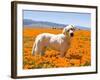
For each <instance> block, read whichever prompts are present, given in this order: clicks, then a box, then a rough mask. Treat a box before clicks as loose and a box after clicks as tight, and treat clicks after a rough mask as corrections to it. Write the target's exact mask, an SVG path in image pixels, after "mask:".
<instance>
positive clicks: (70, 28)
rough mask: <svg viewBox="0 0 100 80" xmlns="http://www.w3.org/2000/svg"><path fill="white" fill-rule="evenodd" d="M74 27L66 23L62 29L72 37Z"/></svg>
mask: <svg viewBox="0 0 100 80" xmlns="http://www.w3.org/2000/svg"><path fill="white" fill-rule="evenodd" d="M74 31H75V27H74V25H68V26H66V27H65V28H64V29H63V32H62V33H63V34H64V35H66V36H70V37H73V36H74Z"/></svg>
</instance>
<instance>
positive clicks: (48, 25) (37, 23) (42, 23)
mask: <svg viewBox="0 0 100 80" xmlns="http://www.w3.org/2000/svg"><path fill="white" fill-rule="evenodd" d="M23 25H24V26H28V27H41V28H54V27H55V28H64V27H65V26H67V25H68V24H59V23H53V22H47V21H34V20H30V19H24V20H23ZM76 27H77V29H86V30H90V28H87V27H83V26H77V25H76Z"/></svg>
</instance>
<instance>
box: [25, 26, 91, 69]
mask: <svg viewBox="0 0 100 80" xmlns="http://www.w3.org/2000/svg"><path fill="white" fill-rule="evenodd" d="M41 33H52V34H59V33H62V29H52V28H32V27H31V28H30V27H24V29H23V69H36V68H59V67H60V68H61V67H81V66H90V65H91V32H90V30H76V31H75V32H74V36H73V38H71V40H70V42H71V46H70V48H69V49H68V51H67V52H66V55H65V57H63V58H61V57H59V54H60V53H59V51H56V50H53V49H51V48H49V47H48V48H46V52H45V55H43V56H41V57H40V55H37V57H38V58H36V56H33V55H32V46H33V44H34V41H35V38H36V36H37V35H38V34H41Z"/></svg>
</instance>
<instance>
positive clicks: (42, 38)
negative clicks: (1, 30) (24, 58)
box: [32, 25, 74, 57]
mask: <svg viewBox="0 0 100 80" xmlns="http://www.w3.org/2000/svg"><path fill="white" fill-rule="evenodd" d="M73 32H74V31H73V25H69V26H67V27H65V28H64V29H63V31H62V33H61V34H57V35H55V34H50V33H42V34H39V35H38V36H37V37H36V39H35V42H34V45H33V49H32V54H33V55H34V54H41V55H44V53H45V50H46V49H45V48H46V47H50V48H52V49H55V50H57V51H60V55H61V56H62V57H63V56H64V55H65V53H66V51H67V50H68V48H69V47H70V37H71V36H70V34H71V33H73Z"/></svg>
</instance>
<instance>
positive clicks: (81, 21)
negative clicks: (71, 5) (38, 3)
mask: <svg viewBox="0 0 100 80" xmlns="http://www.w3.org/2000/svg"><path fill="white" fill-rule="evenodd" d="M23 12H24V16H23V18H24V19H31V20H35V21H48V22H54V23H60V24H73V25H77V26H83V27H88V28H90V27H91V14H90V13H73V12H55V11H54V12H52V11H34V10H33V11H29V10H24V11H23Z"/></svg>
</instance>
